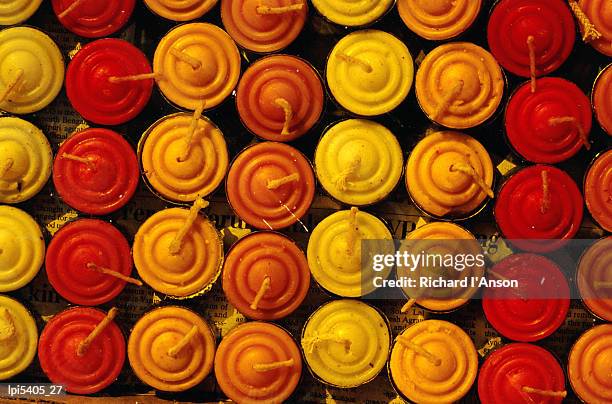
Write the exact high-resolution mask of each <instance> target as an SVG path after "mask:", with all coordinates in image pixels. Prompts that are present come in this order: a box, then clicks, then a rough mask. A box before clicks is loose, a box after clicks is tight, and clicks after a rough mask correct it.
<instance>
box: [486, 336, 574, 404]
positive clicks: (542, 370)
mask: <svg viewBox="0 0 612 404" xmlns="http://www.w3.org/2000/svg"><path fill="white" fill-rule="evenodd" d="M566 394H567V392H566V391H565V375H564V374H563V369H561V366H560V365H559V362H558V361H557V359H555V357H554V356H553V355H552V354H551V353H550V352H548V351H547V350H546V349H544V348H540V347H539V346H537V345H532V344H524V343H514V344H508V345H505V346H503V347H501V348H498V349H496V350H495V351H493V353H491V354H490V355H489V356H488V357H487V359H486V360H485V362H484V364H483V365H482V367H481V369H480V375H479V376H478V397H480V400H481V402H483V403H491V404H504V403H510V402H512V403H514V402H525V403H561V402H562V401H563V398H564V397H565V396H566Z"/></svg>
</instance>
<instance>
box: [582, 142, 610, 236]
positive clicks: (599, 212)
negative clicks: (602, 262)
mask: <svg viewBox="0 0 612 404" xmlns="http://www.w3.org/2000/svg"><path fill="white" fill-rule="evenodd" d="M584 195H585V202H586V206H587V208H588V210H589V212H590V213H591V216H592V217H593V218H594V219H595V220H596V221H597V223H599V225H600V226H601V227H603V228H604V229H605V230H607V231H612V203H610V202H611V201H612V150H608V151H606V152H604V153H603V154H601V155H599V156H598V157H597V159H596V160H595V161H594V162H593V164H592V165H591V167H590V168H589V171H588V172H587V176H586V178H585V182H584Z"/></svg>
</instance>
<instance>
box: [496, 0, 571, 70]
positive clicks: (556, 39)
mask: <svg viewBox="0 0 612 404" xmlns="http://www.w3.org/2000/svg"><path fill="white" fill-rule="evenodd" d="M530 37H531V38H533V39H532V40H529V38H530ZM575 37H576V26H575V24H574V18H573V16H572V13H571V11H570V9H569V8H568V6H567V4H566V3H565V2H564V1H563V0H501V1H499V2H498V3H497V4H496V5H495V7H494V8H493V11H492V12H491V17H490V18H489V25H488V27H487V38H488V41H489V48H490V49H491V53H493V56H495V58H496V59H497V61H498V62H499V64H501V65H502V66H503V67H504V68H505V69H506V70H508V71H509V72H511V73H514V74H516V75H517V76H521V77H529V76H530V75H531V74H530V70H531V69H530V52H532V53H533V56H534V59H535V72H534V73H535V76H543V75H547V74H549V73H551V72H553V71H555V70H557V68H558V67H559V66H561V65H562V64H563V62H565V60H566V59H567V58H568V56H569V54H570V53H571V51H572V48H573V47H574V41H575ZM528 42H530V43H531V44H529V43H528ZM530 48H531V50H530Z"/></svg>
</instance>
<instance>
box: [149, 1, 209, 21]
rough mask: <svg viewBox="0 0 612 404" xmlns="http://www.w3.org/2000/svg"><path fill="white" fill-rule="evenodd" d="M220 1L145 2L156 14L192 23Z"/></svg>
mask: <svg viewBox="0 0 612 404" xmlns="http://www.w3.org/2000/svg"><path fill="white" fill-rule="evenodd" d="M217 1H218V0H187V1H184V0H178V1H177V0H144V2H145V4H146V5H147V7H149V9H150V10H151V11H153V12H154V13H155V14H157V15H159V16H161V17H164V18H166V19H168V20H172V21H191V20H195V19H196V18H200V17H202V16H203V15H204V14H206V13H208V12H209V11H210V10H211V9H212V8H213V7H214V6H215V5H216V4H217Z"/></svg>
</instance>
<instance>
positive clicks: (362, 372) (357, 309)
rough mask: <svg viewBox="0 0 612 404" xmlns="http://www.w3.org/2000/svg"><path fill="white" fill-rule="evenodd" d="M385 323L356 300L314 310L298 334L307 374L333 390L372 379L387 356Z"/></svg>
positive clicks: (337, 302)
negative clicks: (310, 374) (328, 385)
mask: <svg viewBox="0 0 612 404" xmlns="http://www.w3.org/2000/svg"><path fill="white" fill-rule="evenodd" d="M389 346H390V332H389V325H388V323H387V320H386V319H385V318H384V317H383V316H382V315H381V314H380V312H378V311H377V310H376V309H374V308H373V307H371V306H368V305H367V304H365V303H362V302H359V301H357V300H349V299H345V300H335V301H332V302H329V303H327V304H325V305H323V306H322V307H320V308H319V309H317V311H315V312H314V313H313V314H312V316H310V318H309V319H308V321H307V322H306V325H305V326H304V330H303V332H302V348H303V349H304V358H305V359H306V363H307V364H308V367H309V368H310V370H311V372H312V373H313V374H314V375H315V376H316V377H317V378H319V379H320V380H321V381H323V382H324V383H327V384H330V385H332V386H336V387H342V388H350V387H357V386H360V385H362V384H364V383H367V382H369V381H370V380H372V379H374V378H375V377H376V376H377V375H378V374H379V373H380V371H381V370H382V369H383V367H384V366H385V363H386V362H387V358H388V357H389Z"/></svg>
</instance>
